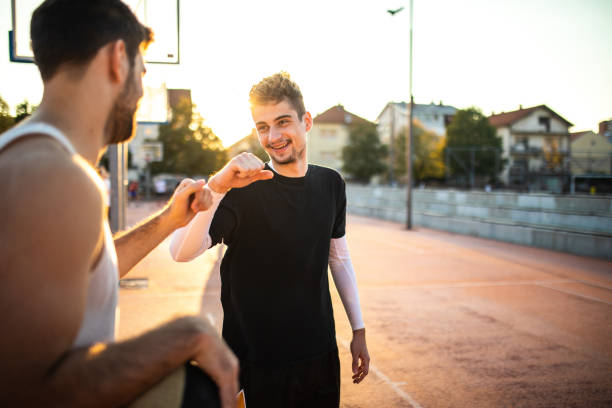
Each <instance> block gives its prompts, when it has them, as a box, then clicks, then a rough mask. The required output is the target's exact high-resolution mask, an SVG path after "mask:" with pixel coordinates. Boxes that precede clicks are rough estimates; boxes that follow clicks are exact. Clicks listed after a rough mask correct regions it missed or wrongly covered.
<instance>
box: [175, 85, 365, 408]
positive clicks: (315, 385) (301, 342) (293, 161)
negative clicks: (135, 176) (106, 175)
mask: <svg viewBox="0 0 612 408" xmlns="http://www.w3.org/2000/svg"><path fill="white" fill-rule="evenodd" d="M250 103H251V114H252V117H253V121H254V122H255V127H256V129H257V133H258V136H259V142H260V143H261V145H262V147H263V148H264V149H265V150H266V152H267V153H268V155H269V156H270V159H271V160H270V162H269V163H267V164H266V165H265V166H264V163H263V162H262V161H261V160H259V159H258V158H257V157H256V156H254V155H252V154H250V153H243V154H240V155H238V156H237V157H235V158H233V159H232V160H230V162H229V163H228V164H227V165H226V166H225V167H224V168H223V169H222V170H221V171H219V172H218V173H217V174H215V175H214V176H213V177H211V178H210V180H209V184H208V186H207V187H206V188H210V190H211V191H212V193H213V205H212V207H211V208H210V209H209V210H207V211H204V212H201V213H199V214H198V215H196V217H195V218H194V220H193V221H191V223H190V224H189V225H188V226H186V227H184V228H181V229H178V230H177V231H176V232H175V233H174V234H173V237H172V241H171V245H170V251H171V253H172V256H173V258H174V259H175V260H178V261H189V260H192V259H194V258H195V257H196V256H198V255H200V254H201V253H203V252H204V251H205V250H206V249H208V248H210V247H212V246H214V245H216V244H219V243H221V242H223V243H225V244H226V245H227V251H226V253H225V255H224V257H223V261H222V263H221V284H222V286H221V303H222V305H223V313H224V320H223V338H224V339H225V340H226V341H227V343H228V344H229V346H230V347H231V348H232V350H233V351H234V352H235V353H236V355H237V356H238V357H239V359H240V364H241V368H240V383H241V386H242V387H244V390H245V397H246V403H247V407H249V408H255V407H266V408H274V407H283V408H287V407H317V408H326V407H338V406H339V403H340V362H339V359H338V348H337V345H336V333H335V324H334V316H333V310H332V301H331V296H330V292H329V282H328V275H327V268H328V265H329V266H330V268H331V272H332V276H333V278H334V282H335V284H336V287H337V288H338V291H339V293H340V297H341V299H342V302H343V304H344V308H345V310H346V312H347V315H348V318H349V321H350V324H351V327H352V329H353V339H352V341H351V346H350V350H351V354H352V371H353V377H352V378H353V382H355V383H359V382H361V381H362V380H363V379H364V378H365V376H366V375H367V374H368V369H369V362H370V357H369V354H368V349H367V346H366V337H365V326H364V323H363V319H362V316H361V307H360V304H359V296H358V291H357V284H356V279H355V272H354V270H353V266H352V263H351V258H350V255H349V250H348V247H347V243H346V237H345V224H346V195H345V184H344V181H343V179H342V177H341V176H340V174H338V173H337V172H336V171H334V170H331V169H328V168H325V167H320V166H316V165H313V164H308V162H307V161H306V135H307V132H308V131H309V130H310V129H311V127H312V116H311V115H310V113H309V112H307V111H306V110H305V108H304V102H303V99H302V94H301V92H300V89H299V87H298V86H297V84H295V83H294V82H293V81H292V80H291V79H290V78H289V75H288V74H286V73H279V74H275V75H272V76H270V77H267V78H264V79H263V80H262V81H261V82H259V83H258V84H257V85H255V86H254V87H253V88H252V89H251V92H250ZM257 178H259V179H261V180H260V181H256V182H254V183H251V182H252V180H253V179H257Z"/></svg>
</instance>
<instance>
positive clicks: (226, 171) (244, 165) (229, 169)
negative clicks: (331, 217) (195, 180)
mask: <svg viewBox="0 0 612 408" xmlns="http://www.w3.org/2000/svg"><path fill="white" fill-rule="evenodd" d="M263 168H264V163H263V162H262V161H261V160H260V159H259V158H258V157H257V156H255V155H253V154H251V153H241V154H239V155H238V156H236V157H234V158H233V159H232V160H230V161H229V162H228V163H227V164H226V165H225V166H224V167H223V168H222V169H221V170H220V171H219V172H218V173H217V174H215V175H214V176H212V177H211V178H210V180H209V181H208V186H206V189H210V192H211V193H212V194H211V196H212V205H211V207H210V208H209V209H208V210H206V211H203V212H201V213H199V214H198V215H196V216H195V218H194V219H193V221H191V222H190V223H189V225H187V226H185V227H183V228H179V229H178V230H177V231H176V232H175V233H174V234H172V240H171V242H170V254H171V255H172V258H173V259H174V260H175V261H179V262H187V261H191V260H192V259H194V258H195V257H197V256H199V255H200V254H202V253H203V252H204V251H206V250H207V249H208V248H209V247H210V244H211V238H210V235H209V234H208V231H209V229H210V224H211V223H212V220H213V217H214V215H215V211H216V210H217V208H218V206H219V203H220V202H221V200H222V199H223V197H224V195H225V193H227V192H228V191H229V190H230V189H231V188H240V187H245V186H248V185H249V184H251V183H253V182H255V181H258V180H268V179H271V178H272V177H273V173H272V172H271V171H270V170H264V169H263Z"/></svg>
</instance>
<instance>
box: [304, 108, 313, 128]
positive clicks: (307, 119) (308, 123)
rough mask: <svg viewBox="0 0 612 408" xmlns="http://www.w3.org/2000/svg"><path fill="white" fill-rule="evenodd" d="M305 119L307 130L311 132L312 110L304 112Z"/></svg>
mask: <svg viewBox="0 0 612 408" xmlns="http://www.w3.org/2000/svg"><path fill="white" fill-rule="evenodd" d="M303 121H304V123H305V124H306V131H307V132H309V131H310V129H312V123H313V122H312V115H311V114H310V112H306V113H304V116H303Z"/></svg>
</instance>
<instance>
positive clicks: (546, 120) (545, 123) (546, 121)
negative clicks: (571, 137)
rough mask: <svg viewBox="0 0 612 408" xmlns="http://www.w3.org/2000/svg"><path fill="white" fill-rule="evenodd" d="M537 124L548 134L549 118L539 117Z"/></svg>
mask: <svg viewBox="0 0 612 408" xmlns="http://www.w3.org/2000/svg"><path fill="white" fill-rule="evenodd" d="M538 123H539V124H540V125H543V126H544V129H546V132H550V118H549V117H546V116H540V117H539V118H538Z"/></svg>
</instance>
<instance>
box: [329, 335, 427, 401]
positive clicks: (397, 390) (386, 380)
mask: <svg viewBox="0 0 612 408" xmlns="http://www.w3.org/2000/svg"><path fill="white" fill-rule="evenodd" d="M338 340H339V341H340V343H342V345H343V346H344V347H345V348H346V349H348V350H349V352H350V350H351V346H350V345H349V343H348V342H347V341H346V340H344V339H340V338H338ZM370 371H372V372H373V373H374V374H376V376H377V377H378V378H380V379H381V380H383V382H384V383H385V384H387V385H388V386H389V387H391V389H393V391H395V393H396V394H397V395H399V396H400V398H402V399H403V400H404V401H406V402H407V403H409V404H410V405H411V406H412V407H413V408H423V406H422V405H420V404H419V403H418V402H416V401H415V400H414V398H412V397H411V396H410V395H409V394H408V393H407V392H406V391H404V390H402V389H401V388H400V385H403V384H406V383H405V382H393V381H391V380H390V379H389V377H387V376H386V375H385V374H383V372H382V371H380V370H379V369H378V368H377V367H376V366H375V365H374V364H372V363H370Z"/></svg>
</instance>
